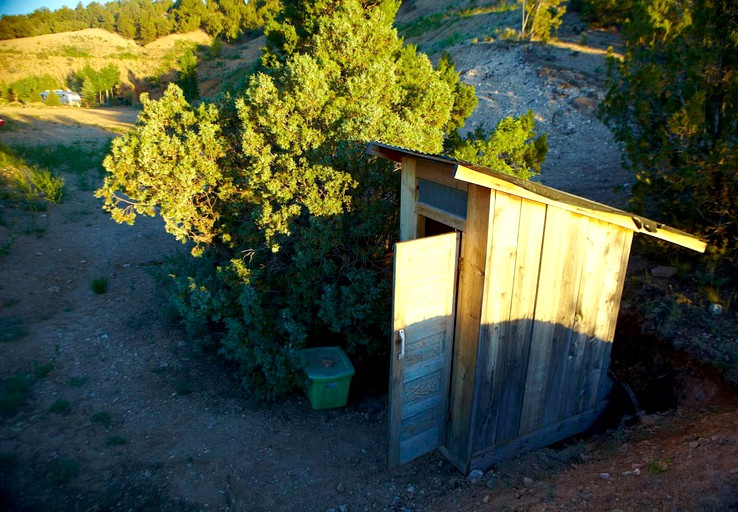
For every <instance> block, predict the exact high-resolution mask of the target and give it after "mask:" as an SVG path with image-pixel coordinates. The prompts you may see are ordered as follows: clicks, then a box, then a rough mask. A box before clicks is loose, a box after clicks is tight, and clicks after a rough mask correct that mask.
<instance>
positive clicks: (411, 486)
mask: <svg viewBox="0 0 738 512" xmlns="http://www.w3.org/2000/svg"><path fill="white" fill-rule="evenodd" d="M405 490H406V491H407V492H409V493H410V494H412V493H414V492H415V486H414V485H412V484H411V485H408V486H407V489H405Z"/></svg>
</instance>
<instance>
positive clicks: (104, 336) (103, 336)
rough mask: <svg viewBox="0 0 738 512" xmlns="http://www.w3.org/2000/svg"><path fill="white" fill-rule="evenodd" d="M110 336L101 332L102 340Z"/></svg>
mask: <svg viewBox="0 0 738 512" xmlns="http://www.w3.org/2000/svg"><path fill="white" fill-rule="evenodd" d="M108 337H109V336H108V335H107V334H101V335H100V339H101V340H106V339H108Z"/></svg>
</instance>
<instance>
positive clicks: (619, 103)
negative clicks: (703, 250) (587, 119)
mask: <svg viewBox="0 0 738 512" xmlns="http://www.w3.org/2000/svg"><path fill="white" fill-rule="evenodd" d="M632 16H633V18H632V21H631V22H630V23H628V24H627V25H626V26H625V27H624V35H625V39H626V54H625V59H624V60H623V62H622V63H618V62H616V61H614V60H611V61H610V72H609V81H610V89H609V92H608V94H607V97H606V99H605V102H604V104H603V108H602V111H601V113H602V116H603V118H604V120H605V121H606V122H607V123H608V124H609V125H610V126H611V127H612V129H613V131H614V133H615V136H616V138H617V139H618V140H620V141H621V142H623V143H624V145H625V150H626V156H627V160H626V163H627V165H628V166H629V168H630V169H631V170H632V171H633V172H634V173H635V175H636V180H637V181H636V184H635V186H634V188H633V206H634V208H637V209H639V210H641V211H643V212H644V213H647V214H651V215H654V216H657V217H658V218H662V219H664V220H666V221H670V222H671V223H673V224H675V225H679V226H683V227H685V228H689V229H693V230H701V231H702V232H703V233H704V234H705V235H707V236H708V237H710V238H711V239H713V240H715V242H717V243H718V245H720V246H722V247H724V248H725V249H728V250H735V249H736V248H738V171H736V169H738V165H737V164H738V146H737V144H738V142H737V141H738V5H736V3H735V2H734V1H732V0H648V1H645V2H643V3H642V4H641V3H639V4H638V5H637V6H636V7H635V8H634V10H633V11H632Z"/></svg>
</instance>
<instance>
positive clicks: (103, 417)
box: [90, 411, 113, 427]
mask: <svg viewBox="0 0 738 512" xmlns="http://www.w3.org/2000/svg"><path fill="white" fill-rule="evenodd" d="M90 421H91V422H93V423H98V424H100V425H102V426H103V427H109V426H110V425H111V424H112V423H113V419H112V418H111V417H110V414H108V413H107V412H106V411H98V412H96V413H95V414H93V415H92V416H90Z"/></svg>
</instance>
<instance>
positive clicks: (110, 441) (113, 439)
mask: <svg viewBox="0 0 738 512" xmlns="http://www.w3.org/2000/svg"><path fill="white" fill-rule="evenodd" d="M122 444H126V440H125V438H123V437H121V436H108V437H106V438H105V445H106V446H120V445H122Z"/></svg>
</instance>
